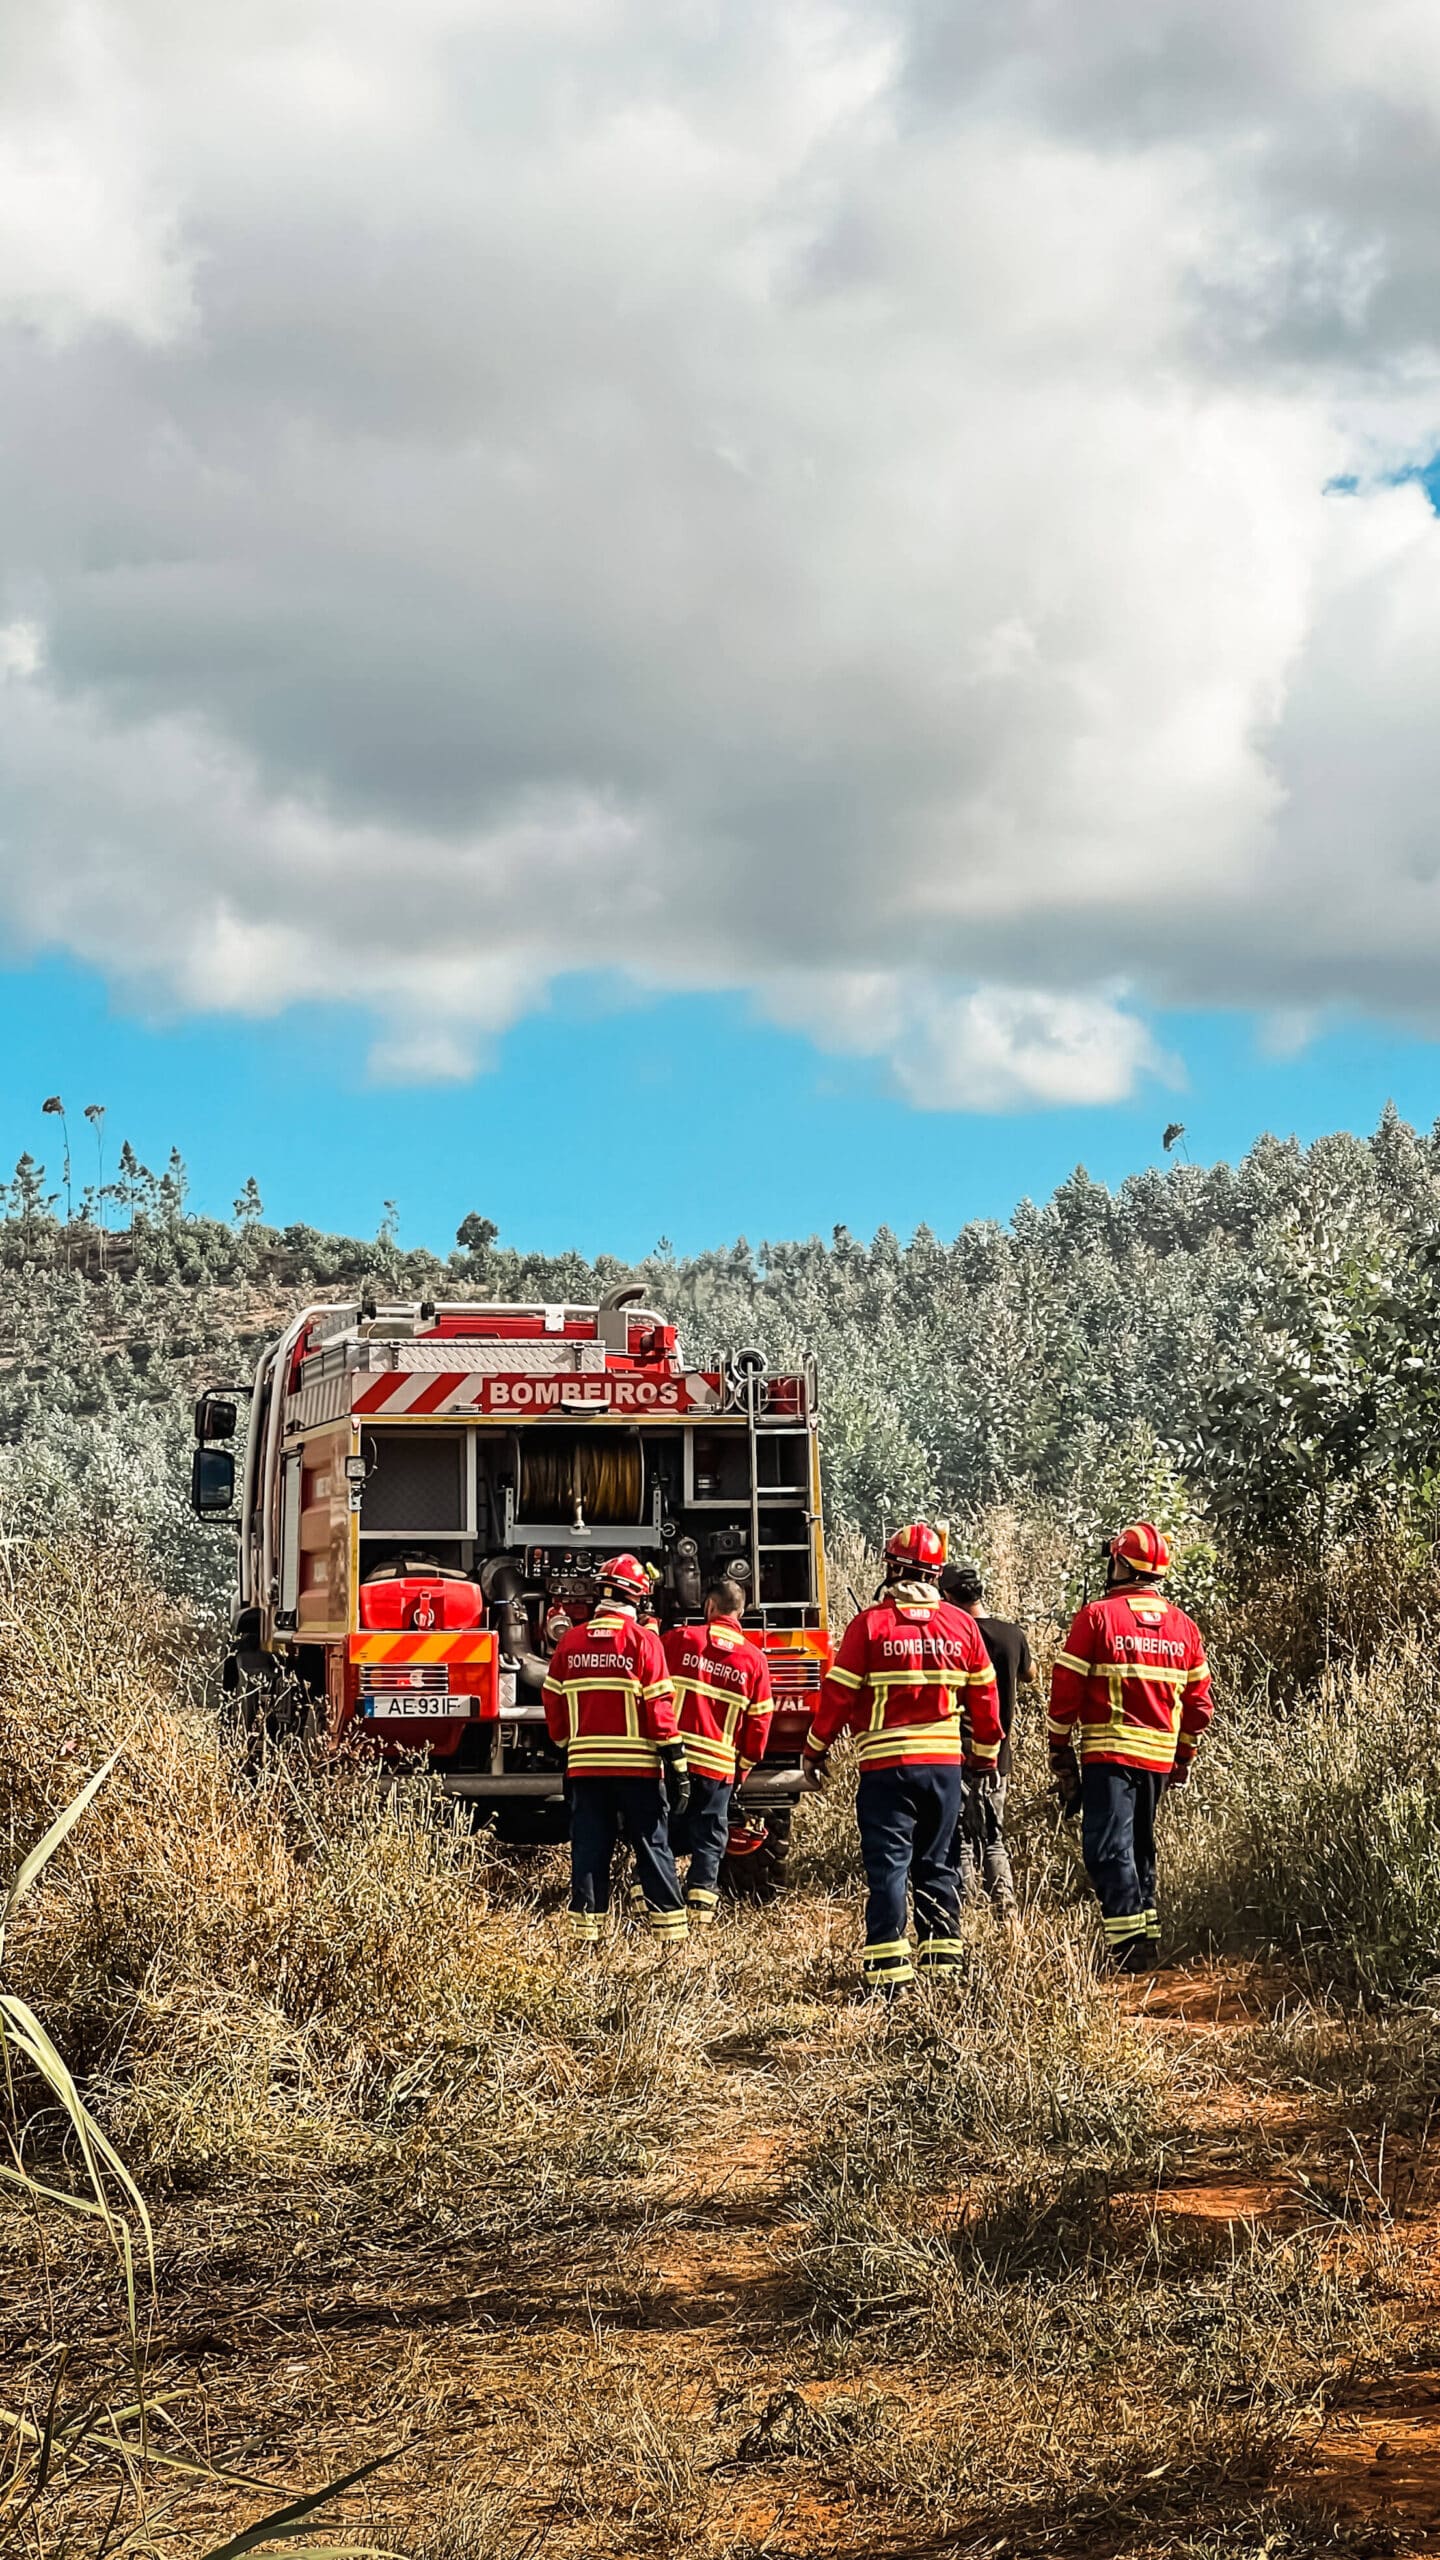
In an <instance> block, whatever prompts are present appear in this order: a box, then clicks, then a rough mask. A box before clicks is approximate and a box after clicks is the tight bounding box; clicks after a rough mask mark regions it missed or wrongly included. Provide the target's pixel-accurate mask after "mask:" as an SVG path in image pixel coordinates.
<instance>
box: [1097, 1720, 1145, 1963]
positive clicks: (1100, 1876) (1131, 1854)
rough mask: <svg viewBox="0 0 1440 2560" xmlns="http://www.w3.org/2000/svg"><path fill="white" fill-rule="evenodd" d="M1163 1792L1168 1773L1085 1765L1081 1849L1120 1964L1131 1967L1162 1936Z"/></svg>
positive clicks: (1111, 1947)
mask: <svg viewBox="0 0 1440 2560" xmlns="http://www.w3.org/2000/svg"><path fill="white" fill-rule="evenodd" d="M1164 1788H1165V1775H1164V1774H1162V1773H1159V1772H1157V1771H1156V1770H1154V1769H1121V1768H1119V1767H1117V1766H1116V1764H1115V1763H1114V1762H1113V1761H1110V1760H1087V1761H1086V1763H1085V1766H1084V1768H1083V1769H1082V1770H1081V1772H1080V1848H1081V1852H1082V1855H1083V1856H1084V1860H1085V1872H1086V1874H1087V1875H1088V1876H1089V1878H1090V1881H1091V1883H1092V1884H1093V1886H1094V1887H1095V1890H1096V1892H1097V1894H1098V1895H1099V1897H1100V1910H1101V1915H1102V1924H1103V1927H1104V1931H1105V1943H1106V1946H1107V1947H1108V1949H1109V1951H1110V1954H1111V1956H1112V1958H1113V1959H1114V1961H1115V1963H1117V1964H1133V1963H1134V1962H1135V1961H1136V1960H1137V1958H1139V1957H1140V1956H1142V1955H1144V1954H1145V1953H1146V1952H1148V1949H1149V1947H1150V1946H1151V1945H1153V1943H1154V1942H1155V1941H1156V1940H1158V1938H1159V1935H1160V1924H1159V1921H1158V1920H1157V1918H1156V1915H1155V1815H1156V1812H1157V1810H1158V1808H1159V1803H1160V1798H1161V1796H1162V1794H1163V1793H1164Z"/></svg>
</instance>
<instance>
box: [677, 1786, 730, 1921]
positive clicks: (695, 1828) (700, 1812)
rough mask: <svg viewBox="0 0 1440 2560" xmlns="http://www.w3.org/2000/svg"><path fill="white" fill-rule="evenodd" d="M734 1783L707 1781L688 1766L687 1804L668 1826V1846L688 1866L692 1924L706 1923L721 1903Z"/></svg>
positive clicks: (686, 1892)
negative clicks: (698, 1921)
mask: <svg viewBox="0 0 1440 2560" xmlns="http://www.w3.org/2000/svg"><path fill="white" fill-rule="evenodd" d="M734 1793H735V1786H734V1781H733V1779H730V1778H710V1777H707V1776H706V1774H705V1772H704V1770H703V1769H697V1768H696V1767H695V1764H694V1762H693V1761H692V1762H691V1764H690V1801H689V1803H688V1804H687V1806H686V1807H685V1810H684V1812H683V1813H681V1814H677V1815H676V1816H675V1819H674V1820H673V1821H672V1823H671V1825H670V1846H671V1848H672V1849H674V1850H676V1851H677V1852H678V1854H679V1855H680V1856H681V1857H682V1858H683V1857H688V1858H689V1860H690V1865H689V1868H688V1870H687V1873H686V1877H685V1900H686V1902H687V1904H688V1905H689V1908H690V1916H691V1918H692V1920H709V1919H713V1918H714V1915H715V1906H716V1904H717V1903H718V1901H719V1899H720V1869H721V1866H722V1864H723V1863H724V1858H725V1852H726V1849H727V1848H728V1847H729V1845H730V1803H731V1798H732V1797H733V1795H734Z"/></svg>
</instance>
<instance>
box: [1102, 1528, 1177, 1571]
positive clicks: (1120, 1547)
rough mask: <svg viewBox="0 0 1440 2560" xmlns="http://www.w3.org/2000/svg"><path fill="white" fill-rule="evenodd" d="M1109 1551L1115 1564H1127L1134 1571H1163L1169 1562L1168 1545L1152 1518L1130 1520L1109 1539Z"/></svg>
mask: <svg viewBox="0 0 1440 2560" xmlns="http://www.w3.org/2000/svg"><path fill="white" fill-rule="evenodd" d="M1110 1553H1111V1554H1112V1556H1113V1557H1114V1558H1115V1561H1116V1563H1117V1564H1128V1565H1130V1566H1131V1567H1132V1568H1133V1570H1134V1571H1135V1572H1136V1573H1164V1572H1165V1570H1166V1568H1167V1566H1168V1565H1169V1562H1170V1549H1169V1546H1168V1545H1167V1543H1166V1541H1165V1539H1164V1538H1163V1537H1162V1536H1161V1534H1160V1531H1159V1530H1158V1529H1157V1528H1156V1526H1155V1523H1154V1521H1153V1520H1132V1521H1131V1523H1130V1526H1129V1528H1128V1529H1122V1530H1121V1531H1120V1534H1119V1536H1118V1537H1115V1538H1112V1539H1111V1541H1110Z"/></svg>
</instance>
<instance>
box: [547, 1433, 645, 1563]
mask: <svg viewBox="0 0 1440 2560" xmlns="http://www.w3.org/2000/svg"><path fill="white" fill-rule="evenodd" d="M517 1436H518V1437H519V1447H518V1451H517V1460H516V1509H517V1511H518V1513H519V1516H520V1518H521V1519H522V1520H568V1521H569V1523H570V1526H571V1528H572V1529H573V1530H574V1531H575V1534H576V1536H577V1537H579V1536H581V1535H583V1533H584V1531H585V1530H587V1529H591V1528H595V1529H600V1528H633V1527H638V1525H639V1523H640V1522H641V1520H642V1519H643V1517H644V1510H645V1459H644V1453H643V1452H642V1450H641V1447H640V1442H639V1440H638V1439H631V1438H629V1437H626V1438H623V1439H622V1438H620V1437H618V1436H617V1435H616V1434H614V1433H613V1432H608V1431H607V1432H606V1433H605V1434H604V1435H603V1437H602V1436H601V1435H599V1434H595V1433H585V1434H582V1433H580V1432H574V1433H569V1432H567V1433H565V1434H563V1435H562V1434H560V1433H555V1434H551V1433H549V1432H547V1433H546V1434H545V1435H544V1437H543V1439H542V1438H541V1437H540V1435H539V1434H538V1433H537V1434H535V1435H534V1436H533V1437H532V1436H531V1435H530V1434H529V1433H525V1434H524V1435H517Z"/></svg>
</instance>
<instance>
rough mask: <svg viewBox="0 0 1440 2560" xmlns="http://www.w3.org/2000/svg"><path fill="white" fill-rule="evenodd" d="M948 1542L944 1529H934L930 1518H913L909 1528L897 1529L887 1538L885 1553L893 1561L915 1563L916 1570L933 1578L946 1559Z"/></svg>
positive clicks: (895, 1562)
mask: <svg viewBox="0 0 1440 2560" xmlns="http://www.w3.org/2000/svg"><path fill="white" fill-rule="evenodd" d="M948 1544H949V1541H948V1539H947V1538H946V1535H945V1532H944V1530H943V1529H932V1528H931V1526H930V1524H929V1522H928V1520H912V1521H911V1523H910V1526H909V1528H908V1529H897V1530H896V1531H895V1532H894V1535H893V1536H892V1537H889V1538H887V1539H886V1541H885V1553H886V1555H887V1557H888V1558H889V1559H890V1561H891V1562H892V1563H894V1564H908V1565H913V1567H914V1568H915V1570H916V1572H918V1573H926V1574H929V1575H930V1576H931V1578H932V1580H933V1578H934V1576H935V1575H936V1574H937V1573H938V1572H939V1570H940V1567H941V1566H942V1564H943V1563H944V1561H945V1554H946V1549H947V1547H948Z"/></svg>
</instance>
